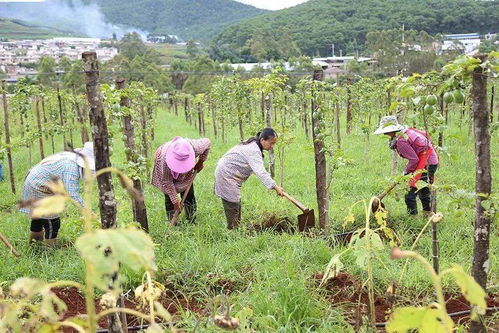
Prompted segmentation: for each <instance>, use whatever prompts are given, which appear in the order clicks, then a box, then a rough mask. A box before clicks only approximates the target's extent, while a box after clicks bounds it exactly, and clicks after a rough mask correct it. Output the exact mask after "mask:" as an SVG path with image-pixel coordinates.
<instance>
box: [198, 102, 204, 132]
mask: <svg viewBox="0 0 499 333" xmlns="http://www.w3.org/2000/svg"><path fill="white" fill-rule="evenodd" d="M198 132H199V135H200V136H201V135H203V109H202V107H201V103H198Z"/></svg>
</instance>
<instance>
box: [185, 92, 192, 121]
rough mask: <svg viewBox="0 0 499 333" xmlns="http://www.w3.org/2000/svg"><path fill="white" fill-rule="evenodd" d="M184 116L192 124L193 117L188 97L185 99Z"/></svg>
mask: <svg viewBox="0 0 499 333" xmlns="http://www.w3.org/2000/svg"><path fill="white" fill-rule="evenodd" d="M184 116H185V121H186V122H188V123H189V124H190V123H191V117H190V115H189V99H187V97H185V98H184Z"/></svg>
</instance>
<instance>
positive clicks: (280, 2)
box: [236, 0, 308, 10]
mask: <svg viewBox="0 0 499 333" xmlns="http://www.w3.org/2000/svg"><path fill="white" fill-rule="evenodd" d="M236 1H239V2H242V3H245V4H248V5H252V6H255V7H258V8H264V9H270V10H276V9H282V8H286V7H291V6H295V5H298V4H300V3H303V2H306V1H308V0H236Z"/></svg>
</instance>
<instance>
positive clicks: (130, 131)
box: [116, 79, 149, 232]
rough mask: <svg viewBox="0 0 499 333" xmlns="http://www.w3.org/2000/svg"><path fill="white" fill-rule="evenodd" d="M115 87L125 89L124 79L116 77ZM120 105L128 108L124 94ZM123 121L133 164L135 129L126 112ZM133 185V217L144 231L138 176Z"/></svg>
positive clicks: (128, 159) (129, 159)
mask: <svg viewBox="0 0 499 333" xmlns="http://www.w3.org/2000/svg"><path fill="white" fill-rule="evenodd" d="M116 87H117V88H118V89H125V88H126V83H125V79H117V80H116ZM120 106H121V107H123V108H130V99H129V98H128V97H127V96H126V95H122V96H121V99H120ZM122 121H123V134H124V135H125V147H126V148H128V149H127V150H126V160H127V162H132V163H134V164H137V163H138V153H137V149H136V147H135V129H134V128H133V123H132V116H131V115H130V113H129V112H126V113H125V115H124V116H122ZM133 187H134V188H135V189H136V190H137V192H138V193H139V194H140V196H139V197H133V198H132V210H133V219H134V220H135V221H137V222H138V223H139V224H140V226H141V227H142V229H144V231H146V232H149V225H148V221H147V209H146V205H145V203H144V197H143V193H144V192H143V189H142V182H141V180H140V178H138V177H137V178H136V179H133Z"/></svg>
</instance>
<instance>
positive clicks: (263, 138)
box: [241, 127, 277, 150]
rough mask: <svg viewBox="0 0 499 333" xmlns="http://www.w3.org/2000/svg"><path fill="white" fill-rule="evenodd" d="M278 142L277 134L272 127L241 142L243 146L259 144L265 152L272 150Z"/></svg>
mask: <svg viewBox="0 0 499 333" xmlns="http://www.w3.org/2000/svg"><path fill="white" fill-rule="evenodd" d="M276 141H277V132H276V131H275V130H274V129H273V128H270V127H267V128H264V129H263V130H262V131H261V132H258V133H256V135H255V136H252V137H251V138H249V139H248V140H246V141H243V142H241V144H243V145H247V144H250V143H252V142H257V143H258V145H259V146H260V147H261V148H262V149H263V150H271V149H272V148H273V147H274V145H275V143H276Z"/></svg>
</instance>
